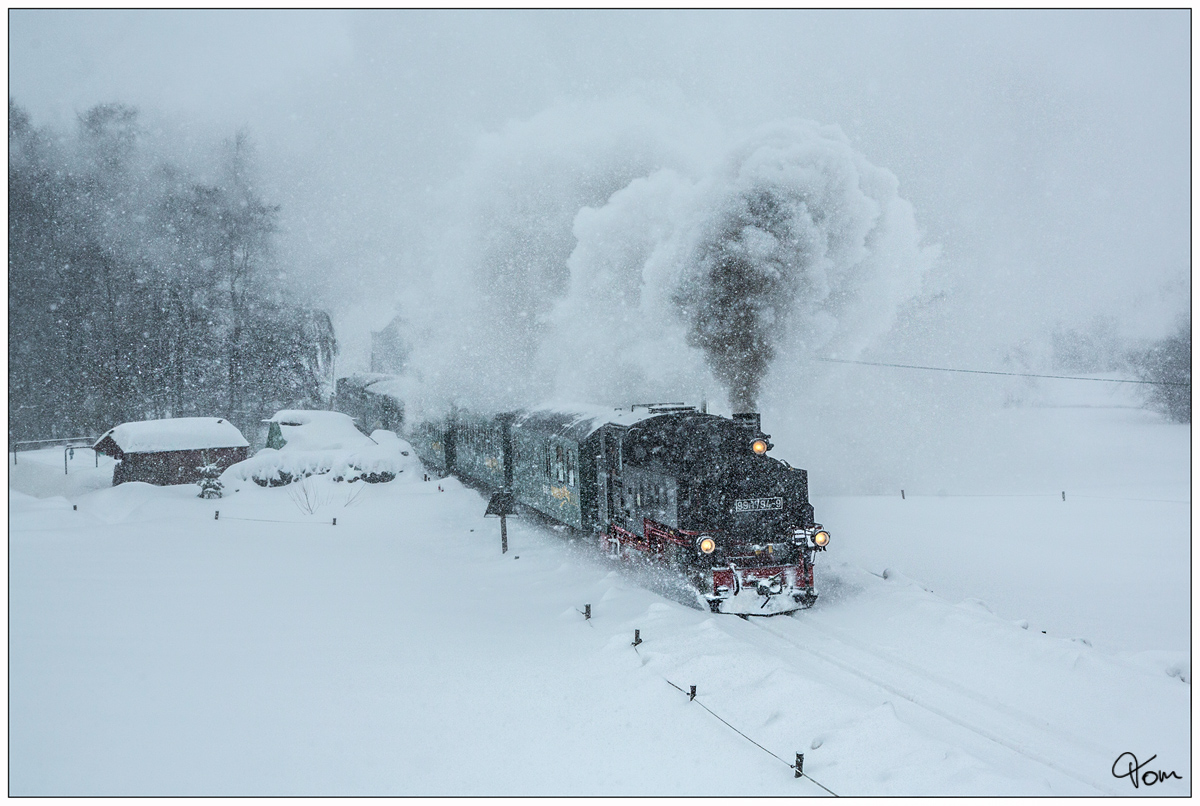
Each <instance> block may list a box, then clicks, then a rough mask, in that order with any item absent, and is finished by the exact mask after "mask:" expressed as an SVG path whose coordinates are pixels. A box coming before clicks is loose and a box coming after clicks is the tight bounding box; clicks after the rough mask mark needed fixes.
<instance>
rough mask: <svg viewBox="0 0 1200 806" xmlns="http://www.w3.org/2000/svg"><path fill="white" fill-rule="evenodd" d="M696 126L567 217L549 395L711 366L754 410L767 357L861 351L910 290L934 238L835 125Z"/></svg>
mask: <svg viewBox="0 0 1200 806" xmlns="http://www.w3.org/2000/svg"><path fill="white" fill-rule="evenodd" d="M707 135H708V137H709V138H710V139H708V141H707V142H708V143H709V144H711V146H710V147H709V148H706V149H694V150H693V151H691V152H690V156H691V159H688V160H677V161H676V162H675V164H674V165H670V166H668V167H663V168H660V169H659V170H657V171H655V172H653V173H651V174H649V175H647V176H644V177H639V178H637V179H635V180H633V181H632V182H630V183H629V184H627V185H626V186H625V187H623V188H621V189H620V190H619V191H617V192H615V193H613V194H612V195H611V196H610V197H609V198H608V200H607V202H606V203H605V204H604V205H603V206H600V207H595V208H592V207H587V208H583V209H581V210H580V211H579V213H578V215H577V216H576V217H575V220H574V226H573V234H574V237H575V240H576V245H575V248H574V250H573V251H572V253H571V256H570V258H569V259H568V261H567V268H568V269H569V270H570V275H571V280H570V286H569V288H568V292H567V294H566V296H565V297H564V298H563V299H562V300H561V301H560V302H559V304H558V305H557V307H556V309H555V312H554V319H555V322H556V325H557V327H556V329H555V332H554V333H553V338H551V339H549V340H547V342H545V344H544V347H543V356H542V357H543V358H544V359H545V360H546V361H547V363H548V364H549V365H550V366H551V367H552V368H553V371H554V372H555V373H556V376H557V386H558V391H559V392H560V393H561V394H563V396H565V397H572V398H578V399H584V400H602V401H606V402H607V401H622V400H631V399H643V398H646V399H649V398H655V399H663V400H665V399H672V400H677V399H681V397H682V398H688V397H698V396H699V395H698V394H697V393H698V392H699V391H701V390H703V389H705V388H708V387H709V386H710V385H711V383H712V381H713V379H715V380H716V381H717V382H718V383H720V384H721V385H722V386H724V387H725V388H726V389H727V390H728V393H729V402H730V407H731V410H732V411H734V412H740V411H753V410H757V407H758V405H759V403H760V400H759V398H760V393H761V392H762V391H763V389H764V388H765V387H764V384H765V383H767V381H768V379H769V378H770V377H771V376H772V369H773V366H774V364H776V363H779V362H786V363H787V364H788V365H789V366H796V365H798V364H800V363H801V362H803V361H804V360H806V359H811V358H812V357H813V355H814V354H822V353H832V352H838V353H839V354H841V355H844V356H845V355H851V354H853V353H855V352H857V351H859V350H861V349H863V348H864V347H865V346H867V345H868V344H870V343H871V341H872V340H873V339H875V338H876V337H878V336H879V335H880V334H882V333H884V332H886V331H887V330H888V329H889V328H890V327H891V326H892V323H893V321H894V319H895V316H896V310H897V308H898V307H899V306H900V305H901V304H902V303H904V302H905V301H906V300H908V299H910V298H912V297H913V296H914V295H915V294H916V293H917V291H918V290H919V285H920V279H921V276H922V273H923V272H924V271H925V269H926V267H927V266H928V265H929V263H930V261H931V259H932V258H933V257H934V256H935V254H936V252H935V251H934V250H932V249H930V248H927V247H923V246H921V244H920V231H919V230H918V228H917V226H916V223H915V220H914V218H913V214H912V207H911V205H909V204H908V202H906V201H904V200H903V199H902V198H900V196H899V194H898V192H897V186H898V183H897V180H896V178H895V176H893V175H892V173H891V172H889V171H887V170H884V169H882V168H878V167H876V166H873V165H871V164H870V163H869V162H867V160H866V159H865V158H864V157H863V156H862V155H861V154H859V153H858V152H857V151H855V150H854V149H853V148H852V147H851V145H850V144H849V142H848V141H847V140H846V138H845V136H844V135H843V134H842V133H841V131H840V129H838V128H837V127H832V126H820V125H818V124H815V123H810V122H807V121H788V122H784V123H780V124H776V125H773V126H769V127H765V128H764V129H761V130H759V131H757V132H754V133H753V134H751V135H749V136H743V137H742V138H741V139H739V140H734V141H732V142H731V141H730V140H728V139H726V136H725V135H723V134H721V133H718V132H711V131H710V132H708V133H707ZM581 322H584V323H587V327H586V328H581V327H580V326H579V323H581ZM786 375H787V377H786V378H784V379H783V382H787V383H788V384H789V385H791V386H794V385H795V382H796V378H795V377H794V373H787V374H786ZM802 380H803V379H802ZM796 391H800V390H799V389H797V390H796Z"/></svg>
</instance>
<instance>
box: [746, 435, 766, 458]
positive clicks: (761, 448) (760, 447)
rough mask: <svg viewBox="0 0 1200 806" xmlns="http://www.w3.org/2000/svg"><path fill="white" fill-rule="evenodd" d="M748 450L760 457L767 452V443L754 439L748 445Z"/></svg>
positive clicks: (763, 440)
mask: <svg viewBox="0 0 1200 806" xmlns="http://www.w3.org/2000/svg"><path fill="white" fill-rule="evenodd" d="M750 449H751V450H752V451H754V452H755V453H757V454H758V455H759V456H762V455H763V454H764V453H766V452H767V441H766V440H765V439H756V440H754V441H753V442H751V443H750Z"/></svg>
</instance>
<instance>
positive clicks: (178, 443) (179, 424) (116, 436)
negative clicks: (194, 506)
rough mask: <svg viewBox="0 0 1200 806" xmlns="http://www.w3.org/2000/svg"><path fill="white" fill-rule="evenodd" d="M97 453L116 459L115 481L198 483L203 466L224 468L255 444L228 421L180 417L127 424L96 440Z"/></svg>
mask: <svg viewBox="0 0 1200 806" xmlns="http://www.w3.org/2000/svg"><path fill="white" fill-rule="evenodd" d="M94 447H95V450H96V452H97V453H102V454H104V455H105V456H111V457H113V458H114V459H116V460H117V466H116V468H115V469H114V470H113V485H114V486H115V485H117V484H124V483H125V482H127V481H144V482H147V483H149V484H159V485H167V484H195V483H197V482H198V481H199V480H200V468H201V467H204V466H205V465H208V464H216V465H217V466H218V467H220V468H221V469H222V470H224V469H225V468H227V467H229V466H230V465H232V464H234V463H235V462H240V461H242V460H243V459H245V458H246V457H247V455H248V452H249V450H250V443H249V442H247V441H246V438H245V437H243V436H242V432H241V431H238V430H237V428H236V427H234V425H233V424H232V423H230V422H229V421H228V420H224V419H217V418H215V417H176V418H173V419H168V420H143V421H141V422H135V423H122V424H121V425H118V426H117V427H116V428H114V429H112V430H111V431H108V432H107V433H105V434H104V436H102V437H100V439H99V440H98V441H97V442H96V444H95V446H94Z"/></svg>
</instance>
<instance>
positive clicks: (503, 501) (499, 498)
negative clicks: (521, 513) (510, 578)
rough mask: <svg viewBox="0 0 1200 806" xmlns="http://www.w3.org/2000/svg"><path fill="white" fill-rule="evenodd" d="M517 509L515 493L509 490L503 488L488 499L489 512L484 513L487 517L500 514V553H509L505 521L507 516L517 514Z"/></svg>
mask: <svg viewBox="0 0 1200 806" xmlns="http://www.w3.org/2000/svg"><path fill="white" fill-rule="evenodd" d="M516 512H517V511H516V509H514V508H513V494H512V493H511V492H509V491H508V490H501V491H500V492H498V493H493V494H492V499H491V500H490V501H488V505H487V512H485V513H483V515H484V517H485V518H486V517H487V516H488V515H499V516H500V553H501V554H507V553H508V524H507V523H505V520H504V519H505V516H507V515H515V514H516Z"/></svg>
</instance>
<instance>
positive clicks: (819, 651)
mask: <svg viewBox="0 0 1200 806" xmlns="http://www.w3.org/2000/svg"><path fill="white" fill-rule="evenodd" d="M808 615H809V614H805V615H804V616H800V617H794V618H787V619H769V620H767V619H751V620H750V621H749V623H750V624H753V625H755V626H756V627H757V628H758V629H760V630H762V631H764V632H767V633H770V634H771V636H772V641H776V642H781V643H782V646H779V644H778V643H777V646H779V649H780V650H783V651H784V652H789V651H790V652H792V653H803V654H805V655H807V656H810V657H813V658H817V659H818V660H820V661H821V662H822V663H824V664H828V665H830V666H834V667H836V668H837V669H840V670H841V671H844V672H848V673H850V674H852V675H854V676H855V677H856V678H858V679H859V680H860V681H863V682H865V683H867V684H869V686H870V687H871V688H874V689H876V690H882V691H884V692H887V693H888V694H891V695H893V696H895V697H898V698H900V699H901V700H902V701H903V702H904V703H908V704H909V705H910V706H913V708H904V707H901V708H898V709H896V714H897V716H898V718H900V719H901V720H902V721H904V722H907V723H908V724H910V725H911V726H912V727H914V728H917V729H920V730H925V731H929V730H930V729H931V728H932V729H933V730H934V731H938V732H941V731H939V726H938V725H937V724H936V723H937V722H938V721H941V722H942V727H943V729H944V727H945V723H950V725H952V726H953V728H951V732H952V733H953V734H954V736H953V737H952V738H953V739H955V740H956V741H957V743H960V744H961V746H962V747H963V748H964V749H965V750H968V751H969V752H975V753H979V754H981V755H984V756H990V755H994V752H988V751H989V748H987V747H986V746H981V743H980V742H978V741H974V742H964V741H963V738H964V737H963V735H962V731H964V730H965V731H968V732H969V733H970V734H973V735H974V736H976V737H980V738H982V739H984V740H986V743H983V744H985V745H986V744H991V745H992V748H993V750H994V748H995V746H999V747H1002V748H1005V749H1006V750H1008V751H1011V753H1016V754H1017V755H1019V756H1020V757H1022V758H1023V759H1025V760H1027V761H1030V762H1033V763H1035V764H1038V765H1041V766H1043V767H1046V768H1049V769H1051V770H1054V771H1055V772H1057V773H1059V774H1061V775H1064V776H1066V777H1068V778H1070V779H1072V780H1073V781H1076V782H1078V783H1081V784H1083V785H1085V786H1087V787H1088V788H1089V789H1091V790H1095V792H1096V793H1100V794H1106V795H1117V794H1124V793H1120V792H1118V790H1117V789H1116V788H1115V787H1113V786H1111V785H1110V784H1108V783H1107V782H1105V781H1104V779H1103V777H1102V776H1099V775H1098V776H1095V777H1093V776H1089V775H1087V774H1086V773H1083V772H1081V771H1080V770H1081V769H1086V768H1087V767H1088V766H1095V765H1094V762H1095V761H1096V759H1100V760H1103V759H1104V758H1106V754H1107V753H1108V751H1107V749H1106V748H1102V747H1099V746H1097V745H1095V744H1094V743H1092V742H1090V741H1088V740H1086V739H1083V738H1081V737H1079V736H1076V735H1073V734H1069V733H1067V732H1065V731H1063V730H1062V729H1061V728H1057V727H1055V726H1054V725H1052V724H1051V723H1049V722H1047V721H1045V720H1041V719H1037V718H1035V717H1033V716H1030V715H1028V714H1025V713H1023V712H1021V711H1020V710H1018V709H1016V708H1013V707H1012V706H1010V705H1007V704H1005V703H1002V702H999V701H997V700H996V699H995V698H993V697H990V696H988V695H986V694H982V693H980V692H977V691H973V690H971V689H969V688H967V687H966V686H964V685H962V684H960V683H957V682H955V681H953V680H950V679H947V678H946V677H944V676H941V675H939V674H937V673H935V672H932V671H930V670H928V669H925V668H921V667H919V666H917V665H915V664H912V663H910V662H908V661H905V660H903V659H900V658H897V657H895V656H893V655H891V654H890V653H887V652H884V651H881V650H878V649H875V648H871V647H867V646H865V645H863V644H862V643H860V642H858V641H856V640H854V639H853V638H851V637H849V636H846V635H844V634H840V633H839V631H835V630H833V629H831V628H828V627H824V626H818V625H817V624H816V623H814V620H813V619H812V618H809V617H807V616H808ZM810 665H811V664H810ZM812 671H817V670H816V669H812ZM843 682H844V679H843ZM868 696H869V694H868ZM929 715H932V716H933V717H936V719H935V720H930V719H929V718H928V716H929ZM1102 771H1103V772H1107V770H1106V769H1102Z"/></svg>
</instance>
